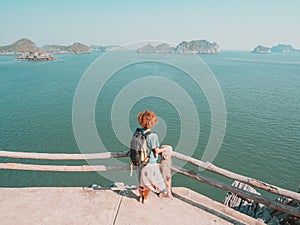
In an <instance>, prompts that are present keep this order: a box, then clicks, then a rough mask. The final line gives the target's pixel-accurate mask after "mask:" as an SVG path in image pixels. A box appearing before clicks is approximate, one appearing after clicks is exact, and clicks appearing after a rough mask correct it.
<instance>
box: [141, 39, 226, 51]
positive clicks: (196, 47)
mask: <svg viewBox="0 0 300 225" xmlns="http://www.w3.org/2000/svg"><path fill="white" fill-rule="evenodd" d="M137 52H138V53H177V54H218V53H220V46H219V45H218V44H217V43H216V42H213V43H210V42H208V41H206V40H194V41H190V42H187V41H183V42H181V43H180V44H178V45H177V46H176V47H175V48H173V47H170V46H169V45H168V44H166V43H162V44H160V45H158V46H156V47H154V46H152V45H151V44H148V45H145V46H144V47H142V48H139V49H138V50H137Z"/></svg>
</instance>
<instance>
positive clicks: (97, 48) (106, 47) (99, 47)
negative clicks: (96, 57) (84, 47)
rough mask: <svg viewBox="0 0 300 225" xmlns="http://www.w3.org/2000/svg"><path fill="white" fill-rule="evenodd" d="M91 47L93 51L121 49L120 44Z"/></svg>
mask: <svg viewBox="0 0 300 225" xmlns="http://www.w3.org/2000/svg"><path fill="white" fill-rule="evenodd" d="M90 49H91V50H92V51H98V52H109V51H112V50H114V49H118V50H119V49H121V47H120V46H118V45H105V46H101V45H91V46H90Z"/></svg>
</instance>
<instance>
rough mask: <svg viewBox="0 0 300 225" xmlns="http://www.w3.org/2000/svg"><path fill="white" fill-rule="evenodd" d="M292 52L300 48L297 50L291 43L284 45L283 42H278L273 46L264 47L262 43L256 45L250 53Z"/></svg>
mask: <svg viewBox="0 0 300 225" xmlns="http://www.w3.org/2000/svg"><path fill="white" fill-rule="evenodd" d="M292 52H300V50H297V49H295V48H293V47H292V46H291V45H285V44H278V45H276V46H273V47H271V48H269V47H265V46H262V45H258V46H257V47H256V48H255V49H254V50H253V51H252V53H264V54H269V53H292Z"/></svg>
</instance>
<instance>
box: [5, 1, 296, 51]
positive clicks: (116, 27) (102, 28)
mask: <svg viewBox="0 0 300 225" xmlns="http://www.w3.org/2000/svg"><path fill="white" fill-rule="evenodd" d="M299 11H300V1H299V0H285V1H284V0H182V1H179V0H172V1H171V0H151V1H150V0H148V1H144V0H123V1H117V0H26V1H25V0H1V1H0V30H1V35H0V46H3V45H8V44H11V43H13V42H15V41H17V40H18V39H20V38H23V37H25V38H29V39H30V40H32V41H34V42H35V43H36V44H37V45H38V46H43V45H45V44H63V45H71V44H72V43H74V42H77V41H79V42H82V43H84V44H87V45H91V44H96V45H124V44H126V43H132V42H136V41H144V40H161V41H165V42H171V43H175V44H178V43H180V42H181V41H183V40H185V41H191V40H199V39H206V40H208V41H210V42H217V43H218V44H219V45H220V47H221V50H252V49H254V48H255V47H256V46H257V45H259V44H262V45H264V46H267V47H272V46H274V45H277V44H279V43H283V44H291V45H292V46H293V47H294V48H297V49H300V28H299V27H300V26H299V21H300V13H299Z"/></svg>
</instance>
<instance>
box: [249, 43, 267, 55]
mask: <svg viewBox="0 0 300 225" xmlns="http://www.w3.org/2000/svg"><path fill="white" fill-rule="evenodd" d="M252 53H260V54H270V53H271V49H270V48H268V47H265V46H262V45H258V46H257V47H256V48H255V49H253V51H252Z"/></svg>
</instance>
